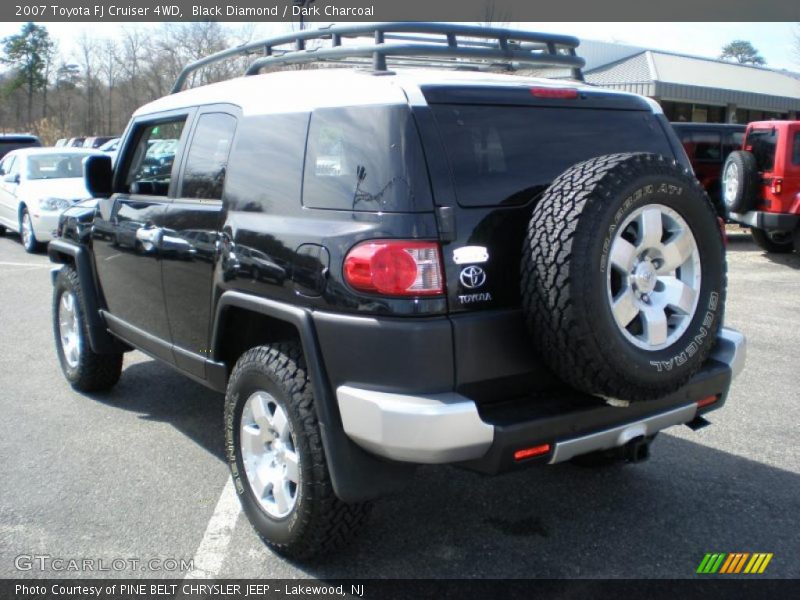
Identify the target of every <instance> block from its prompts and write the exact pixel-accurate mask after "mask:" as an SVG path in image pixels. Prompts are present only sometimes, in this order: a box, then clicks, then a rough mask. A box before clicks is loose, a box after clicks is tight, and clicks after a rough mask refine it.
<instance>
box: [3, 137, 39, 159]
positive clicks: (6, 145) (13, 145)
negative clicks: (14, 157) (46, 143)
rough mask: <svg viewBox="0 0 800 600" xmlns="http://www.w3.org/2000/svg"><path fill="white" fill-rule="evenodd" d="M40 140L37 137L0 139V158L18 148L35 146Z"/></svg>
mask: <svg viewBox="0 0 800 600" xmlns="http://www.w3.org/2000/svg"><path fill="white" fill-rule="evenodd" d="M41 145H42V144H41V142H39V140H37V139H14V138H11V139H8V140H3V141H0V158H2V157H3V156H5V155H6V154H8V153H9V152H11V151H12V150H18V149H19V148H35V147H38V146H41Z"/></svg>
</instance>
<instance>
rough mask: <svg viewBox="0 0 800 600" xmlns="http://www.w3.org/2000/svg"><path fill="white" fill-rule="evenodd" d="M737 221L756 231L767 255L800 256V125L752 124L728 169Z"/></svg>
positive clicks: (728, 195)
mask: <svg viewBox="0 0 800 600" xmlns="http://www.w3.org/2000/svg"><path fill="white" fill-rule="evenodd" d="M723 189H724V201H725V207H726V209H727V210H728V212H729V218H730V220H731V221H735V222H737V223H741V224H742V225H747V226H749V227H750V231H751V233H752V235H753V240H754V241H755V243H756V244H758V246H759V247H761V248H762V249H764V250H766V251H767V252H791V251H792V250H796V251H797V252H800V121H755V122H753V123H750V124H748V125H747V131H746V133H745V138H744V149H743V150H739V151H736V152H732V153H731V155H730V156H729V157H728V160H727V161H726V162H725V168H724V170H723Z"/></svg>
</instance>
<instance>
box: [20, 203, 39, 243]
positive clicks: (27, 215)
mask: <svg viewBox="0 0 800 600" xmlns="http://www.w3.org/2000/svg"><path fill="white" fill-rule="evenodd" d="M30 218H31V216H30V213H29V212H28V209H27V207H23V208H22V212H21V213H20V215H19V238H20V241H21V242H22V247H23V248H25V252H27V253H28V254H36V253H37V252H41V251H42V249H43V248H44V244H42V243H41V242H40V241H39V240H37V239H36V234H35V233H34V231H33V227H32V226H31V229H30V235H29V236H27V237H26V236H25V233H24V232H23V228H24V227H25V220H26V219H28V221H30Z"/></svg>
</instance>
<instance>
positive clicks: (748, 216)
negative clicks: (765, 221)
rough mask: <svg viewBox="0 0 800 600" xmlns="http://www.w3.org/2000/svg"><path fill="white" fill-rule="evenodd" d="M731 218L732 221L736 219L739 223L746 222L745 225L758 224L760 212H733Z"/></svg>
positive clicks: (754, 225)
mask: <svg viewBox="0 0 800 600" xmlns="http://www.w3.org/2000/svg"><path fill="white" fill-rule="evenodd" d="M730 219H731V221H736V222H737V223H744V224H745V225H750V227H757V226H758V213H756V212H755V211H752V210H751V211H748V212H746V213H736V212H732V213H731V214H730Z"/></svg>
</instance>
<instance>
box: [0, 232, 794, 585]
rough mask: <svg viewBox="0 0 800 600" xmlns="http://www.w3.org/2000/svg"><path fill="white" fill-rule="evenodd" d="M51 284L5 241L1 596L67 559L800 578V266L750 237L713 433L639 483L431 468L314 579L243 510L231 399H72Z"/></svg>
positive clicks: (182, 389) (145, 393)
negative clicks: (44, 564)
mask: <svg viewBox="0 0 800 600" xmlns="http://www.w3.org/2000/svg"><path fill="white" fill-rule="evenodd" d="M49 267H50V265H49V263H48V261H47V258H46V256H44V255H38V256H30V255H27V254H25V252H24V251H23V250H22V248H21V246H20V244H19V242H18V239H17V238H16V236H11V235H9V236H7V237H5V238H0V410H2V417H0V458H2V460H0V482H2V483H1V484H0V577H19V576H38V577H42V576H50V577H53V576H58V575H65V576H70V575H77V573H69V572H60V573H56V572H54V571H45V572H41V571H39V570H38V567H37V565H36V563H34V565H33V567H34V568H33V569H32V570H30V571H25V572H20V571H17V570H16V568H15V558H16V557H18V556H20V555H25V556H28V555H49V556H51V557H55V558H67V559H69V558H76V559H83V558H89V559H98V560H99V559H102V560H104V561H105V563H104V564H106V565H108V564H110V561H112V560H113V559H119V558H122V559H130V558H136V559H140V560H143V561H146V560H149V559H167V558H174V559H178V560H180V559H186V560H189V559H193V558H194V559H195V562H194V567H195V572H194V573H193V574H194V575H206V576H219V577H263V578H271V577H275V578H277V577H286V578H293V577H317V578H337V577H414V578H417V577H425V578H427V577H496V578H524V577H667V578H674V577H686V576H692V575H693V573H694V570H695V569H696V567H697V564H698V563H699V561H700V560H701V558H702V557H703V555H704V554H705V553H706V552H736V551H744V552H772V553H774V558H773V559H772V562H771V563H770V565H769V567H768V569H767V572H766V575H769V576H773V577H800V560H799V559H798V556H797V550H798V544H797V540H798V537H797V536H798V522H799V521H800V517H798V515H800V444H798V442H797V440H798V434H799V433H800V427H798V421H799V420H800V419H799V418H798V417H800V369H798V363H797V356H798V352H799V351H800V334H798V332H800V302H799V301H798V299H799V298H800V256H797V255H789V256H769V257H768V256H766V255H765V254H763V253H762V252H761V251H759V250H758V249H757V248H756V247H755V246H754V245H753V244H752V243H750V241H749V237H747V236H744V235H739V236H733V237H732V239H731V241H730V244H729V288H728V289H729V296H728V298H729V299H728V305H727V306H728V308H727V323H728V324H729V325H731V326H734V327H737V328H739V329H741V330H742V331H744V332H745V334H746V335H747V337H748V340H749V348H748V363H747V368H746V370H745V372H744V373H743V375H742V376H741V378H740V379H739V380H737V382H736V384H735V387H734V389H733V391H732V393H731V396H730V399H729V401H728V404H727V406H726V407H725V408H724V409H722V410H721V411H719V412H717V413H714V414H712V415H711V416H710V420H711V421H712V422H714V423H715V425H714V426H712V427H708V428H705V429H703V430H701V431H699V432H691V431H690V430H689V429H688V428H681V429H676V428H673V429H671V430H670V431H669V432H668V433H667V434H665V435H662V436H660V438H659V440H657V442H656V443H655V445H654V447H653V456H652V458H651V460H650V461H649V462H647V463H644V464H640V465H636V466H622V467H619V468H612V469H606V470H601V471H593V470H587V469H584V468H580V467H577V466H572V465H565V466H558V467H550V468H542V469H537V470H529V471H526V472H523V473H518V474H514V475H506V476H503V477H498V478H487V477H482V476H479V475H476V474H473V473H469V472H464V471H460V470H456V469H451V468H444V467H435V468H434V467H429V468H424V469H420V470H419V472H418V475H417V477H416V479H415V480H414V482H413V485H412V486H411V487H410V488H409V489H408V490H407V491H406V492H405V493H404V494H403V495H401V496H396V497H392V498H388V499H385V500H383V501H381V502H379V503H378V504H377V505H376V506H375V509H374V511H373V514H372V518H371V522H370V526H369V528H368V529H367V530H366V531H365V532H364V534H363V535H362V536H361V537H360V538H359V540H358V542H357V543H356V544H355V545H354V546H352V547H351V548H350V549H348V550H347V551H345V552H342V553H340V554H339V555H338V556H336V557H333V558H331V559H329V560H328V561H326V562H320V563H317V564H314V565H312V566H308V565H306V566H300V565H295V564H292V563H290V562H287V561H285V560H282V559H280V558H279V557H276V556H275V555H273V554H272V553H271V552H270V551H268V550H267V549H266V548H265V547H264V546H263V545H262V544H261V542H260V541H259V539H258V537H257V536H256V535H255V534H254V533H253V531H252V529H251V528H250V526H249V524H248V522H247V520H246V519H245V518H244V517H243V516H241V515H240V514H239V510H238V504H237V503H236V502H235V498H233V500H234V502H231V499H232V497H231V496H230V494H229V492H230V488H229V487H226V483H227V481H228V473H227V467H226V466H225V464H224V462H223V460H222V428H221V424H222V397H221V396H219V395H217V394H214V393H212V392H210V391H208V390H206V389H205V388H203V387H201V386H200V385H198V384H195V383H193V382H191V381H189V380H188V379H185V378H183V377H182V376H180V375H178V374H176V373H174V372H173V371H171V370H170V369H169V368H167V367H165V366H162V365H160V364H157V363H156V362H154V361H153V360H151V359H149V358H148V357H146V356H144V355H142V354H140V353H138V352H136V353H131V354H129V355H127V356H126V359H125V371H124V372H123V376H122V379H121V381H120V383H119V385H118V386H117V387H116V388H115V389H114V390H113V391H112V392H111V393H108V394H104V395H97V396H93V397H90V396H85V395H81V394H78V393H75V392H74V391H72V389H71V388H70V387H69V386H68V385H67V384H66V382H65V381H64V379H63V378H62V376H61V373H60V371H59V368H58V364H57V359H56V355H55V351H54V346H53V340H52V332H51V323H50V298H51V287H50V279H49ZM24 564H25V563H24V562H23V565H24ZM98 564H99V563H98ZM110 574H111V575H117V576H125V577H130V576H146V577H161V576H164V577H176V576H179V577H182V576H184V575H186V573H183V572H175V571H158V572H152V571H144V570H142V569H141V568H138V569H137V570H131V569H127V568H126V569H125V570H123V571H120V572H112V573H110Z"/></svg>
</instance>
